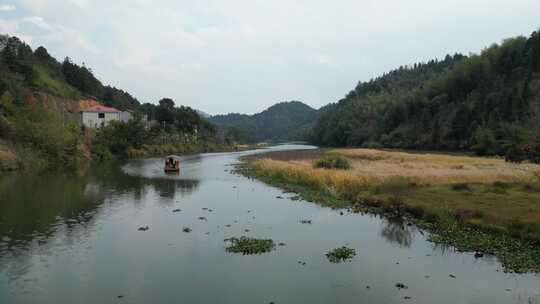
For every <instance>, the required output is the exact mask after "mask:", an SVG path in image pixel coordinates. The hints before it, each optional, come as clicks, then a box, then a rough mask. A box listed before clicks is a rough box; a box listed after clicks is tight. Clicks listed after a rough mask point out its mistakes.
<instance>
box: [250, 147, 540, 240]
mask: <svg viewBox="0 0 540 304" xmlns="http://www.w3.org/2000/svg"><path fill="white" fill-rule="evenodd" d="M324 155H341V156H344V157H346V158H347V159H348V160H349V162H350V165H351V169H350V170H338V169H319V168H314V166H313V161H314V160H316V159H318V158H320V157H322V156H324ZM250 163H251V164H252V167H253V168H254V169H255V172H256V174H257V175H258V176H261V177H266V179H267V180H275V181H278V182H281V183H290V184H294V185H298V186H303V187H306V188H309V189H311V190H317V191H321V192H325V193H327V194H329V195H331V196H334V197H336V198H339V199H342V200H346V201H349V202H351V203H353V204H354V203H361V202H365V201H373V200H376V201H378V202H381V204H394V203H395V202H396V201H400V203H402V204H404V205H405V206H406V208H408V209H410V210H415V212H417V213H419V214H421V215H422V216H431V217H437V216H440V215H441V214H442V213H450V214H451V215H452V216H454V217H455V218H457V219H459V220H460V221H462V222H464V223H465V224H468V225H474V226H477V227H481V228H486V229H490V230H497V231H506V232H510V233H512V234H513V235H515V236H519V237H524V238H532V239H539V240H540V165H537V164H530V163H522V164H515V163H507V162H505V161H504V160H503V159H500V158H483V157H473V156H463V155H449V154H438V153H408V152H401V151H383V150H372V149H333V150H313V151H293V152H290V151H289V152H277V153H269V154H266V155H264V156H258V157H256V158H252V159H251V160H250Z"/></svg>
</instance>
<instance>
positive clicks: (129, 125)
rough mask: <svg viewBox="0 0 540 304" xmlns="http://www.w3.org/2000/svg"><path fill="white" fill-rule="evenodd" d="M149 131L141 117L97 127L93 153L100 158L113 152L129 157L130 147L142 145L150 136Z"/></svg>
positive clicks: (137, 147)
mask: <svg viewBox="0 0 540 304" xmlns="http://www.w3.org/2000/svg"><path fill="white" fill-rule="evenodd" d="M147 133H148V132H147V131H146V130H145V128H144V124H143V123H142V121H141V120H140V118H139V117H137V118H135V119H131V120H129V121H128V122H122V121H111V122H109V123H108V124H107V125H105V126H103V127H101V128H99V129H97V131H96V136H95V140H94V143H93V146H92V154H93V156H94V157H95V158H97V159H99V160H103V159H106V158H108V157H109V156H110V155H111V154H112V155H116V156H118V157H121V158H124V157H127V151H128V149H130V148H134V149H140V148H141V147H142V145H143V143H144V142H145V140H146V139H147V137H148V134H147Z"/></svg>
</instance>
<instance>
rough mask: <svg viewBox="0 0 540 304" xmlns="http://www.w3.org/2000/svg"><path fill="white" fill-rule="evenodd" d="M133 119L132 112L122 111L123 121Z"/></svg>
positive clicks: (121, 117) (121, 118)
mask: <svg viewBox="0 0 540 304" xmlns="http://www.w3.org/2000/svg"><path fill="white" fill-rule="evenodd" d="M130 119H131V113H130V112H127V111H124V112H120V120H121V121H123V122H128V121H129V120H130Z"/></svg>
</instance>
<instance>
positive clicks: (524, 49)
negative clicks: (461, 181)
mask: <svg viewBox="0 0 540 304" xmlns="http://www.w3.org/2000/svg"><path fill="white" fill-rule="evenodd" d="M539 79H540V34H539V33H538V32H534V33H533V34H532V35H530V37H528V38H525V37H517V38H512V39H507V40H505V41H504V42H503V43H502V44H500V45H498V44H494V45H492V46H491V47H489V48H487V49H485V50H484V51H482V52H481V54H479V55H470V56H462V55H454V56H447V57H446V58H445V59H444V60H442V61H437V60H433V61H430V62H428V63H422V64H415V65H414V66H408V67H400V68H399V69H397V70H394V71H391V72H390V73H387V74H385V75H383V76H381V77H379V78H376V79H373V80H371V81H369V82H365V83H364V82H360V83H359V84H358V85H357V86H356V88H355V89H354V90H352V91H351V92H350V93H349V94H347V95H346V96H345V98H344V99H342V100H340V101H339V102H337V103H335V104H331V105H328V106H327V107H325V108H324V111H322V112H324V113H322V114H321V115H320V117H319V119H318V120H317V122H316V123H315V126H314V128H313V130H312V138H311V140H312V141H313V142H314V143H317V144H320V145H326V146H365V147H377V146H383V147H392V148H412V149H441V150H443V149H444V150H474V151H476V152H478V153H479V154H505V153H507V152H508V151H509V150H513V149H515V147H517V146H520V145H523V144H525V143H532V142H535V141H537V140H538V139H539V138H540V135H539V132H538V130H539V126H540V123H539V118H540V115H539V113H540V112H539V108H540V98H539V97H540V90H539V89H540V81H539Z"/></svg>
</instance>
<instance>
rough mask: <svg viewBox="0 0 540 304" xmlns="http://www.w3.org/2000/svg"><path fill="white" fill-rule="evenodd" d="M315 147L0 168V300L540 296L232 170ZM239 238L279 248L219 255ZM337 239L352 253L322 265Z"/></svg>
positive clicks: (384, 224)
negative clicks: (244, 162)
mask: <svg viewBox="0 0 540 304" xmlns="http://www.w3.org/2000/svg"><path fill="white" fill-rule="evenodd" d="M310 148H313V147H310V146H302V145H282V146H276V147H272V148H269V149H266V150H264V149H261V150H256V151H247V152H237V153H212V154H200V155H193V156H185V157H183V159H182V171H181V173H180V174H179V175H166V174H164V173H163V171H162V168H161V167H162V160H161V159H157V158H153V159H143V160H133V161H130V162H128V163H126V164H123V165H122V166H108V167H104V168H101V167H98V168H94V169H92V170H90V172H88V173H86V174H84V175H77V174H59V173H49V174H41V175H39V176H28V175H26V176H22V175H17V174H4V175H0V303H55V304H57V303H92V304H94V303H235V304H237V303H271V302H273V303H276V304H277V303H430V304H431V303H439V304H443V303H448V304H450V303H451V304H458V303H478V304H484V303H486V304H487V303H490V304H493V303H501V304H508V303H524V304H536V303H540V276H538V275H535V274H511V273H504V272H503V270H502V267H501V264H500V263H499V262H498V261H497V259H496V258H493V257H489V256H485V257H483V258H478V259H477V258H475V257H474V254H472V253H459V252H456V251H455V250H453V249H452V248H445V247H441V246H436V245H434V244H433V243H430V242H428V241H427V240H426V238H427V236H428V233H427V232H425V231H421V230H419V229H417V228H416V227H415V226H412V225H410V226H409V225H407V224H406V223H400V222H395V221H390V220H387V219H384V218H380V217H378V216H373V215H362V214H353V213H348V212H346V211H343V212H342V211H340V210H332V209H330V208H326V207H322V206H320V205H317V204H315V203H309V202H304V201H301V200H300V201H297V200H292V199H291V198H292V197H293V196H294V195H293V194H287V193H283V192H282V191H281V190H279V189H277V188H274V187H270V186H267V185H265V184H263V183H261V182H259V181H256V180H251V179H248V178H246V177H243V176H240V175H237V174H234V173H233V172H232V170H233V168H234V164H236V163H238V162H239V157H241V156H243V155H247V154H250V153H260V152H261V151H268V150H277V149H282V150H283V149H310ZM280 197H283V198H280ZM175 209H180V211H178V210H176V211H177V212H173V210H175ZM341 213H343V215H342V214H341ZM301 220H311V221H312V224H302V223H301V222H300V221H301ZM145 226H148V228H149V229H148V230H146V231H139V230H138V228H139V227H145ZM184 227H189V228H190V229H192V231H191V232H189V233H186V232H183V231H182V230H183V228H184ZM242 235H247V236H253V237H264V238H272V239H273V240H274V241H275V242H276V243H279V242H284V243H285V244H286V245H285V246H277V247H276V249H275V250H274V251H272V252H270V253H266V254H261V255H252V256H242V255H239V254H232V253H228V252H226V251H225V245H226V243H224V241H223V240H224V239H225V238H228V237H231V236H242ZM343 245H347V246H348V247H352V248H354V249H356V252H357V255H356V257H355V258H354V259H353V260H352V261H351V262H345V263H341V264H333V263H330V262H328V260H327V259H326V256H325V253H326V252H327V251H328V250H329V249H332V248H335V247H340V246H343ZM397 283H403V284H404V285H406V286H407V288H406V289H398V288H397V287H396V284H397Z"/></svg>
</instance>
